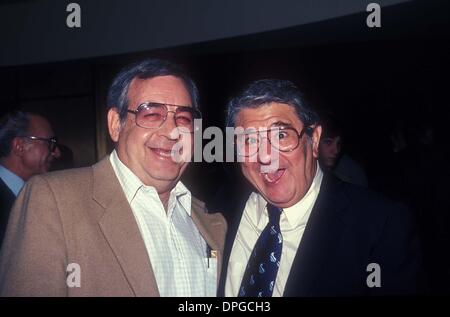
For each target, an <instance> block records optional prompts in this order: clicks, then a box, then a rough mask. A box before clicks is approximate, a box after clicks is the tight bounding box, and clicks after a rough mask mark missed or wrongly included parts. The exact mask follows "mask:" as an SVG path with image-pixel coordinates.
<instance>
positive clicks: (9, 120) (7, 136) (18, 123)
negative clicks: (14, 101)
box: [0, 111, 31, 157]
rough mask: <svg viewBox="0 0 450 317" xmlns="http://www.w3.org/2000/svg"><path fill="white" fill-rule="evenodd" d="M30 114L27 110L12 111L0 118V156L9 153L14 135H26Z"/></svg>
mask: <svg viewBox="0 0 450 317" xmlns="http://www.w3.org/2000/svg"><path fill="white" fill-rule="evenodd" d="M30 115H31V114H30V113H29V112H24V111H13V112H9V113H7V114H5V115H4V116H3V117H2V118H1V119H0V157H6V156H8V155H9V154H10V153H11V142H12V140H13V139H14V138H15V137H17V136H23V135H27V133H28V129H29V126H30Z"/></svg>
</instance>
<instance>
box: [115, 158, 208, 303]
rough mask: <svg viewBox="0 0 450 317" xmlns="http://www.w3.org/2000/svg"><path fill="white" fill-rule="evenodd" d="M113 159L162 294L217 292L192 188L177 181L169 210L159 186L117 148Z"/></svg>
mask: <svg viewBox="0 0 450 317" xmlns="http://www.w3.org/2000/svg"><path fill="white" fill-rule="evenodd" d="M110 161H111V164H112V166H113V169H114V172H115V173H116V176H117V178H118V179H119V182H120V184H121V186H122V189H123V191H124V193H125V196H126V198H127V200H128V202H129V204H130V206H131V210H132V211H133V214H134V216H135V218H136V222H137V224H138V227H139V230H140V233H141V235H142V238H143V240H144V243H145V246H146V248H147V253H148V255H149V258H150V262H151V266H152V269H153V272H154V274H155V278H156V282H157V284H158V290H159V293H160V295H161V296H182V297H192V296H215V295H216V274H211V270H209V269H208V266H207V263H208V262H207V259H206V258H207V245H206V242H205V240H204V239H203V238H202V236H201V235H200V232H199V231H198V229H197V227H196V226H195V224H194V222H193V221H192V218H191V193H190V192H189V190H188V189H187V188H186V187H185V186H184V185H183V184H182V183H181V182H178V183H177V185H176V186H175V188H173V190H172V191H171V193H170V197H169V203H168V209H167V213H166V211H165V210H164V207H163V204H162V202H161V200H160V198H159V196H158V193H157V192H156V189H155V188H154V187H152V186H146V185H144V184H143V183H142V182H141V181H140V179H139V178H138V177H137V176H136V175H135V174H133V172H132V171H131V170H130V169H129V168H128V167H126V166H125V165H124V164H123V163H122V162H121V161H120V159H119V157H118V155H117V153H116V151H115V150H114V151H113V152H112V153H111V155H110ZM214 273H215V272H214Z"/></svg>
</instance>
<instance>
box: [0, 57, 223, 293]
mask: <svg viewBox="0 0 450 317" xmlns="http://www.w3.org/2000/svg"><path fill="white" fill-rule="evenodd" d="M197 100H198V97H197V88H196V86H195V84H194V83H193V81H192V80H191V79H190V78H189V77H187V76H186V75H185V74H184V73H183V72H182V70H181V69H179V67H178V66H176V65H174V64H171V63H168V62H165V61H161V60H146V61H143V62H141V63H139V64H134V65H132V66H130V67H128V68H126V69H124V70H122V71H121V72H120V73H119V74H118V75H117V76H116V78H115V80H114V82H113V84H112V86H111V88H110V91H109V93H108V106H109V111H108V128H109V133H110V136H111V138H112V139H113V141H114V142H115V143H116V147H115V150H114V151H113V152H112V153H111V155H110V156H108V157H106V158H104V159H103V160H101V161H100V162H99V163H97V164H95V165H93V166H91V167H88V168H81V169H74V170H67V171H61V172H55V173H50V174H46V175H41V176H36V177H34V178H32V179H31V180H30V181H29V182H28V183H27V185H26V186H25V187H24V189H23V190H22V192H21V194H20V195H19V197H18V199H17V201H16V203H15V205H14V207H13V210H12V212H11V216H10V221H9V224H8V229H7V232H6V237H5V240H4V245H3V248H2V250H1V253H0V294H1V295H2V296H215V294H216V286H217V280H218V278H219V276H218V272H220V271H221V265H220V264H221V263H220V262H221V254H222V250H223V243H224V238H225V232H226V223H225V220H224V218H223V217H222V215H220V214H208V213H207V211H206V209H205V206H204V204H203V203H202V202H201V201H199V200H197V199H196V198H195V197H193V196H191V194H190V192H189V190H187V189H186V187H184V185H183V184H182V183H181V182H180V181H179V179H180V177H181V175H182V173H183V171H184V170H185V168H186V166H187V164H188V161H189V159H190V153H192V147H193V144H192V141H191V139H192V138H191V137H190V136H191V134H192V132H193V131H194V119H196V118H199V117H200V113H199V111H198V109H197V108H198V105H197ZM176 145H178V147H177V146H176ZM175 149H177V150H175ZM175 152H176V153H175ZM175 154H177V155H178V159H175V158H176V156H177V155H175ZM180 158H181V159H180Z"/></svg>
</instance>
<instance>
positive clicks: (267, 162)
mask: <svg viewBox="0 0 450 317" xmlns="http://www.w3.org/2000/svg"><path fill="white" fill-rule="evenodd" d="M318 122H319V118H318V116H317V114H316V112H315V111H314V110H313V109H312V108H310V107H309V106H308V105H307V104H306V103H305V101H304V97H303V95H302V94H301V92H300V91H299V90H298V88H297V87H296V86H295V85H294V84H292V83H291V82H289V81H285V80H275V79H265V80H259V81H256V82H253V83H251V84H250V85H249V86H248V87H247V88H246V89H245V90H244V91H243V92H242V93H241V94H240V95H238V96H237V97H235V98H233V99H232V100H231V101H230V103H229V104H228V125H229V126H234V127H235V131H236V138H235V145H236V149H235V152H236V153H237V158H238V161H239V162H240V167H241V170H242V173H243V174H244V176H245V178H246V179H247V180H248V182H249V183H250V184H251V185H252V187H253V190H252V192H251V193H250V194H249V196H246V199H244V200H242V202H243V203H242V204H241V205H238V206H236V207H235V209H236V213H237V216H236V217H235V219H234V222H233V221H231V222H230V220H229V228H228V233H227V239H226V244H225V250H224V262H223V263H224V264H223V268H224V271H223V272H222V274H221V282H220V286H219V296H232V297H234V296H239V297H271V296H277V297H279V296H354V295H371V294H411V293H415V292H417V291H418V289H419V287H420V285H419V284H420V283H419V282H418V281H419V273H420V262H421V260H420V259H421V255H420V249H419V245H418V240H417V236H416V235H415V233H414V231H413V227H412V226H413V221H412V219H411V215H410V214H409V212H408V211H407V210H405V209H403V208H401V207H399V206H397V205H396V204H395V203H393V202H390V201H388V200H387V199H385V198H383V197H380V196H379V195H377V194H375V193H372V192H369V191H367V190H366V189H364V188H359V187H356V186H354V185H351V184H348V183H345V182H342V181H340V180H338V179H336V178H335V177H333V176H332V175H328V174H326V173H324V172H322V170H321V169H320V166H319V165H318V162H317V159H318V146H319V140H320V136H321V133H322V128H321V126H320V125H319V124H318ZM235 200H236V201H239V199H237V198H235Z"/></svg>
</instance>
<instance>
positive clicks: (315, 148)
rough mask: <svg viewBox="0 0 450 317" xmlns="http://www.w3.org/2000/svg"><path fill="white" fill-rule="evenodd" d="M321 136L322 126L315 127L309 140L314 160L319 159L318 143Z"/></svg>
mask: <svg viewBox="0 0 450 317" xmlns="http://www.w3.org/2000/svg"><path fill="white" fill-rule="evenodd" d="M321 135H322V126H321V125H316V127H315V128H314V130H313V133H312V136H311V139H312V148H313V156H314V158H316V159H317V158H319V142H320V136H321Z"/></svg>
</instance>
